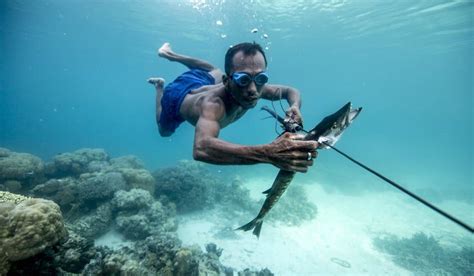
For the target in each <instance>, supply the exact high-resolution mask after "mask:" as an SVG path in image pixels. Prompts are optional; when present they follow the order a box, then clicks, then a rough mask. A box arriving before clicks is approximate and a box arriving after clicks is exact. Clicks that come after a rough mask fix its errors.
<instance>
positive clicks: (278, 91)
mask: <svg viewBox="0 0 474 276" xmlns="http://www.w3.org/2000/svg"><path fill="white" fill-rule="evenodd" d="M262 98H263V99H266V100H270V101H278V100H281V99H285V100H286V101H287V102H288V105H289V106H290V107H289V108H288V109H287V110H286V116H287V117H288V118H290V119H293V120H295V121H296V122H297V123H299V124H301V125H302V124H303V118H302V116H301V112H300V109H301V97H300V92H299V91H298V90H297V89H295V88H293V87H289V86H284V85H273V84H267V85H265V86H264V87H263V90H262Z"/></svg>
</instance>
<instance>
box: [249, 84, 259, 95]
mask: <svg viewBox="0 0 474 276" xmlns="http://www.w3.org/2000/svg"><path fill="white" fill-rule="evenodd" d="M247 90H248V93H249V94H250V95H257V85H256V84H255V81H251V82H250V84H249V85H248V87H247Z"/></svg>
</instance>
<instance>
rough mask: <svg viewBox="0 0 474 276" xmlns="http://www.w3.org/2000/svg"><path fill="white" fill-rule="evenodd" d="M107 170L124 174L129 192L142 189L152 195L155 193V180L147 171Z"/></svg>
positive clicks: (130, 169) (128, 169)
mask: <svg viewBox="0 0 474 276" xmlns="http://www.w3.org/2000/svg"><path fill="white" fill-rule="evenodd" d="M107 170H110V171H113V172H118V173H120V174H122V176H123V178H124V179H125V182H126V183H127V188H126V189H127V190H129V189H133V188H140V189H143V190H147V191H149V192H150V193H151V194H154V192H155V179H154V178H153V176H152V175H151V174H150V172H149V171H147V170H145V169H134V168H117V167H110V168H108V169H107Z"/></svg>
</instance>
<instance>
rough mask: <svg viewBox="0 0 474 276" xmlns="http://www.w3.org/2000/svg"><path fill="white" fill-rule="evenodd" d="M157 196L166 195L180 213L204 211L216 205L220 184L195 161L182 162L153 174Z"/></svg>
mask: <svg viewBox="0 0 474 276" xmlns="http://www.w3.org/2000/svg"><path fill="white" fill-rule="evenodd" d="M153 176H154V177H155V180H156V191H155V195H156V196H158V197H159V196H161V195H165V196H166V197H168V198H169V199H170V200H171V201H172V202H174V203H175V204H176V208H177V210H178V212H180V213H186V212H191V211H198V210H203V209H206V208H210V207H212V206H213V205H214V191H215V188H216V186H218V184H219V183H218V182H217V181H216V180H215V178H214V177H213V176H212V175H211V174H210V173H209V172H208V171H207V170H206V169H205V168H204V165H202V164H201V163H198V162H195V161H181V162H179V164H178V165H177V166H175V167H171V168H165V169H160V170H158V171H156V172H154V173H153Z"/></svg>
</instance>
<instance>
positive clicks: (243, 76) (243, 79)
mask: <svg viewBox="0 0 474 276" xmlns="http://www.w3.org/2000/svg"><path fill="white" fill-rule="evenodd" d="M232 80H233V81H234V82H235V83H236V84H237V85H238V86H240V87H245V86H247V85H249V84H250V83H251V82H252V81H254V82H255V84H256V85H257V86H261V85H264V84H265V83H267V82H268V75H267V73H266V72H265V71H263V72H260V73H258V74H256V75H255V76H251V75H250V74H249V73H246V72H235V73H233V74H232Z"/></svg>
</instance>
